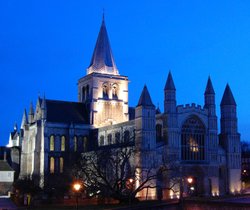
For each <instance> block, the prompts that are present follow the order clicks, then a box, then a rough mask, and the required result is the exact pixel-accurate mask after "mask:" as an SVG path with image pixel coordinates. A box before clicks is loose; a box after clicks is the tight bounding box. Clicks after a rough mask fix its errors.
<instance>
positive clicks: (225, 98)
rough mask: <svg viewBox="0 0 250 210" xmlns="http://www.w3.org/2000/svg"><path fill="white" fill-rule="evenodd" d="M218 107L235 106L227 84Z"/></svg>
mask: <svg viewBox="0 0 250 210" xmlns="http://www.w3.org/2000/svg"><path fill="white" fill-rule="evenodd" d="M220 105H221V106H223V105H234V106H236V102H235V100H234V96H233V94H232V91H231V89H230V87H229V85H228V84H227V86H226V88H225V91H224V94H223V97H222V100H221V103H220Z"/></svg>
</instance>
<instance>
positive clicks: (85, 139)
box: [83, 136, 88, 152]
mask: <svg viewBox="0 0 250 210" xmlns="http://www.w3.org/2000/svg"><path fill="white" fill-rule="evenodd" d="M87 150H88V138H87V137H86V136H84V137H83V151H84V152H86V151H87Z"/></svg>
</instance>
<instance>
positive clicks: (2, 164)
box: [0, 160, 14, 171]
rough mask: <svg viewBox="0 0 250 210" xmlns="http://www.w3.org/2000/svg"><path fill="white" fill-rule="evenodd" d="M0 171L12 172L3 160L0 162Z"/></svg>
mask: <svg viewBox="0 0 250 210" xmlns="http://www.w3.org/2000/svg"><path fill="white" fill-rule="evenodd" d="M0 171H14V170H13V169H12V168H11V167H10V165H9V164H8V163H7V162H6V161H5V160H0Z"/></svg>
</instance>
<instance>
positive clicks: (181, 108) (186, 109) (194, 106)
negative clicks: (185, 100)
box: [177, 103, 207, 114]
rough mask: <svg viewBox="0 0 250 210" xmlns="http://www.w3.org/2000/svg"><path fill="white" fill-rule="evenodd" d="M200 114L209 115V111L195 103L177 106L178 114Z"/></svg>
mask: <svg viewBox="0 0 250 210" xmlns="http://www.w3.org/2000/svg"><path fill="white" fill-rule="evenodd" d="M190 111H193V112H198V113H201V114H206V113H207V109H205V108H202V106H201V105H198V104H195V103H191V104H185V105H178V106H177V113H183V112H190Z"/></svg>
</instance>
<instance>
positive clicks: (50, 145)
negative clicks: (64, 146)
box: [49, 135, 55, 151]
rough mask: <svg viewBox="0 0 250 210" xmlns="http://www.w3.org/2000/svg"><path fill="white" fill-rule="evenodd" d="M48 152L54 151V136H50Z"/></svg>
mask: <svg viewBox="0 0 250 210" xmlns="http://www.w3.org/2000/svg"><path fill="white" fill-rule="evenodd" d="M49 150H50V151H55V136H54V135H51V136H50V139H49Z"/></svg>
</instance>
